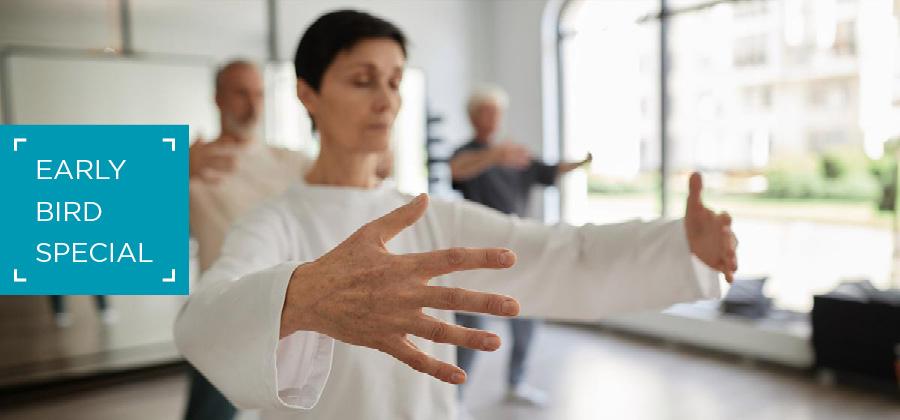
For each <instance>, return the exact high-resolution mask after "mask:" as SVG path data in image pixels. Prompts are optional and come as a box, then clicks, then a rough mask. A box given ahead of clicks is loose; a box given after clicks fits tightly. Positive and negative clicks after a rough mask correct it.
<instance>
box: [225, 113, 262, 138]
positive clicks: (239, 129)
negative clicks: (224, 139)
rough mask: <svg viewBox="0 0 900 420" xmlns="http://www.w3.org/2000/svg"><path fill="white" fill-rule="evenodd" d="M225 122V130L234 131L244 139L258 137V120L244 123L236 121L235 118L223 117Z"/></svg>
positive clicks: (233, 132)
mask: <svg viewBox="0 0 900 420" xmlns="http://www.w3.org/2000/svg"><path fill="white" fill-rule="evenodd" d="M223 120H224V122H225V127H223V128H224V129H225V130H223V131H225V132H228V133H232V134H234V135H236V136H238V137H240V138H241V139H242V140H253V139H255V138H256V134H257V133H256V127H257V125H258V124H257V123H256V121H253V122H251V123H249V124H242V123H240V122H237V121H235V120H234V119H233V118H228V117H225V118H223Z"/></svg>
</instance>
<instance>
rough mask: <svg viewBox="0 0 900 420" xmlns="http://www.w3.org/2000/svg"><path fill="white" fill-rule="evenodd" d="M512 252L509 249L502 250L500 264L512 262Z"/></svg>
mask: <svg viewBox="0 0 900 420" xmlns="http://www.w3.org/2000/svg"><path fill="white" fill-rule="evenodd" d="M513 258H515V257H513V253H512V252H511V251H503V252H501V253H500V264H501V265H505V266H507V267H508V266H510V265H512V263H513Z"/></svg>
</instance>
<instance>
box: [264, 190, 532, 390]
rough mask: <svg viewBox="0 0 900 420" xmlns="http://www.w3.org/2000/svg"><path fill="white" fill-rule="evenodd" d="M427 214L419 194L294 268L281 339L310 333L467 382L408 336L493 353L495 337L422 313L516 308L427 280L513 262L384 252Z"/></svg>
mask: <svg viewBox="0 0 900 420" xmlns="http://www.w3.org/2000/svg"><path fill="white" fill-rule="evenodd" d="M427 207H428V196H427V195H425V194H422V195H420V196H418V197H416V199H414V200H413V201H411V202H410V203H408V204H406V205H404V206H402V207H399V208H397V209H396V210H394V211H392V212H391V213H388V214H387V215H385V216H383V217H381V218H379V219H377V220H375V221H372V222H370V223H368V224H366V225H365V226H363V227H362V228H360V229H359V230H357V231H356V232H355V233H353V234H352V235H351V236H350V237H349V238H347V239H346V240H345V241H344V242H342V243H341V244H340V245H338V246H337V247H336V248H334V249H333V250H331V251H330V252H328V253H327V254H325V255H323V256H322V257H321V258H319V259H317V260H316V261H313V262H311V263H307V264H303V265H301V266H299V267H297V269H296V270H295V271H294V273H293V275H292V276H291V280H290V284H289V285H288V289H287V296H286V297H285V303H284V309H283V311H282V317H281V336H282V337H285V336H287V335H290V334H292V333H293V332H294V331H297V330H306V331H316V332H319V333H322V334H325V335H328V336H330V337H332V338H335V339H338V340H341V341H343V342H345V343H349V344H353V345H357V346H365V347H369V348H373V349H376V350H380V351H382V352H384V353H387V354H389V355H391V356H393V357H395V358H397V359H398V360H400V361H401V362H403V363H406V364H407V365H409V366H410V367H412V368H413V369H415V370H417V371H420V372H422V373H426V374H428V375H431V376H433V377H435V378H437V379H440V380H442V381H444V382H449V383H451V384H460V383H463V382H465V380H466V373H465V372H464V371H463V370H462V369H460V368H458V367H456V366H454V365H452V364H449V363H445V362H442V361H440V360H437V359H435V358H433V357H431V356H429V355H428V354H426V353H424V352H422V351H421V350H419V348H417V347H416V345H415V344H413V342H412V341H410V340H409V338H408V337H407V336H408V334H413V335H416V336H419V337H422V338H424V339H426V340H431V341H434V342H437V343H450V344H454V345H458V346H464V347H468V348H471V349H475V350H485V351H493V350H496V349H497V348H499V347H500V338H499V337H498V336H497V335H495V334H492V333H488V332H485V331H481V330H475V329H469V328H463V327H459V326H456V325H452V324H448V323H446V322H444V321H441V320H439V319H436V318H433V317H431V316H429V315H426V314H425V313H424V312H423V311H422V309H423V308H426V307H429V308H436V309H443V310H450V311H467V312H480V313H486V314H492V315H501V316H514V315H517V314H518V313H519V303H518V302H516V300H515V299H513V298H511V297H508V296H502V295H495V294H489V293H480V292H473V291H469V290H465V289H458V288H447V287H439V286H429V285H428V281H429V279H431V278H433V277H437V276H442V275H445V274H449V273H452V272H454V271H461V270H473V269H479V268H495V269H497V268H508V267H511V266H512V265H513V264H515V261H516V256H515V254H514V253H513V252H512V251H510V250H507V249H500V248H481V249H465V248H454V249H445V250H440V251H431V252H424V253H419V254H405V255H394V254H391V253H390V252H388V251H387V249H386V248H385V243H387V242H388V241H390V240H391V238H393V237H394V236H396V235H397V234H398V233H400V231H402V230H403V229H405V228H407V227H409V226H410V225H412V224H413V223H415V222H416V220H418V219H419V218H420V217H422V215H423V214H424V213H425V209H426V208H427Z"/></svg>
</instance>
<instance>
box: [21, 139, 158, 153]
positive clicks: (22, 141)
mask: <svg viewBox="0 0 900 420" xmlns="http://www.w3.org/2000/svg"><path fill="white" fill-rule="evenodd" d="M26 141H28V139H26V138H21V137H16V138H14V139H13V152H18V151H19V143H25V142H26ZM173 147H174V146H173Z"/></svg>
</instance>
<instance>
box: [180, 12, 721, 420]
mask: <svg viewBox="0 0 900 420" xmlns="http://www.w3.org/2000/svg"><path fill="white" fill-rule="evenodd" d="M405 61H406V49H405V38H404V36H403V34H402V33H401V32H400V30H399V29H397V28H396V27H394V26H393V25H392V24H390V23H388V22H385V21H383V20H381V19H378V18H375V17H373V16H370V15H368V14H365V13H360V12H354V11H339V12H333V13H329V14H326V15H324V16H322V17H320V18H319V19H318V20H317V21H316V22H315V23H313V25H312V26H310V28H309V29H307V31H306V33H305V34H304V35H303V37H302V38H301V40H300V44H299V46H298V48H297V55H296V58H295V67H296V71H297V79H298V81H297V95H298V97H299V98H300V100H301V101H302V102H303V104H304V106H305V107H306V109H307V111H308V112H309V114H310V116H311V118H312V120H313V122H314V125H315V127H316V128H317V130H318V131H319V134H320V142H321V151H320V154H319V157H318V159H317V160H316V162H315V163H314V165H313V167H312V169H311V170H310V171H309V172H308V173H307V175H306V178H305V182H302V183H300V184H299V185H296V186H295V187H292V189H291V190H289V191H288V192H287V193H286V194H285V195H284V196H283V197H282V198H280V199H279V200H276V201H274V202H272V203H271V204H269V205H267V206H266V207H264V208H262V209H260V210H259V211H258V212H256V213H255V214H254V215H253V216H252V217H249V218H247V219H245V220H244V221H243V222H241V223H240V224H239V225H238V226H236V227H235V228H234V230H233V231H232V232H231V233H230V234H229V237H228V238H227V239H226V242H225V245H224V247H223V249H222V253H221V257H220V259H219V260H218V261H217V262H216V263H215V264H214V265H213V266H212V267H211V268H210V270H208V271H207V273H206V274H205V277H204V281H203V284H204V287H203V289H201V290H199V291H197V292H196V293H194V295H193V296H191V299H190V300H189V301H188V303H187V304H186V306H185V308H184V309H183V310H182V313H181V314H180V316H179V319H178V321H177V322H176V326H175V336H176V343H177V345H178V347H179V349H180V350H181V351H182V353H183V354H184V355H185V356H186V357H187V358H188V360H190V361H191V363H193V364H194V365H195V366H196V367H197V368H198V369H199V370H200V371H201V372H203V373H204V374H205V375H206V376H207V377H208V378H209V379H210V381H211V382H212V383H213V384H215V385H216V386H217V387H219V389H220V390H222V391H223V393H224V394H225V395H226V396H228V397H229V399H231V400H232V402H234V403H235V404H236V405H238V406H240V407H245V408H261V409H263V410H264V411H263V417H264V418H266V419H304V418H322V419H358V418H366V419H398V418H403V419H407V418H409V419H450V418H453V416H454V414H455V410H456V406H455V405H456V399H455V392H454V389H453V387H452V385H451V384H459V383H462V382H464V381H465V372H463V371H461V370H460V369H459V368H457V367H456V366H454V365H452V364H450V363H447V362H446V361H453V359H454V354H455V353H454V348H453V346H452V345H462V346H466V347H469V348H473V349H476V350H486V351H492V350H495V349H497V348H498V347H499V345H500V341H499V338H498V337H497V336H496V335H494V334H491V333H488V332H485V331H478V330H468V329H465V328H462V327H457V326H454V325H451V324H450V323H448V321H449V322H452V319H453V318H452V317H453V312H451V311H453V310H463V311H468V312H480V313H488V314H493V315H500V316H513V315H517V314H518V313H519V312H520V304H521V313H522V314H523V315H529V316H540V317H544V318H556V319H584V320H587V319H598V318H601V317H604V316H608V315H610V314H617V313H622V312H626V311H634V310H646V309H659V308H664V307H666V306H668V305H670V304H672V303H675V302H682V301H690V300H695V299H701V298H711V297H717V296H718V294H719V290H718V280H717V275H716V273H715V271H713V270H710V269H709V268H708V267H707V266H711V267H714V268H715V270H718V271H722V272H724V273H725V274H726V277H727V278H728V279H729V280H730V278H731V275H732V273H733V272H734V270H735V269H736V261H735V259H734V245H735V242H734V240H733V235H732V234H731V230H730V227H729V226H730V219H729V218H728V216H727V215H715V214H713V213H712V212H711V211H709V210H707V209H706V208H704V207H703V206H702V204H701V203H700V199H699V193H700V179H699V177H696V176H695V177H693V178H692V185H691V197H690V198H689V200H688V209H687V210H688V211H687V216H686V218H685V220H684V222H682V221H670V222H665V221H658V222H651V223H640V222H630V223H623V224H617V225H608V226H590V225H588V226H584V227H580V228H575V227H571V226H565V225H560V226H555V227H547V226H543V225H541V224H537V223H530V222H527V221H523V220H519V219H516V218H513V217H509V216H505V215H503V214H500V213H498V212H495V211H493V210H490V209H487V208H485V207H481V206H478V205H474V204H470V203H466V202H441V201H435V202H433V203H431V204H430V205H429V203H428V199H427V196H424V195H422V196H419V197H417V198H416V199H414V200H412V201H409V198H408V197H406V196H404V195H402V194H400V193H398V192H397V191H396V190H394V189H393V188H392V187H391V186H390V185H388V184H386V183H382V182H380V180H379V179H378V177H377V175H376V167H377V162H378V156H379V153H381V152H382V151H384V150H386V149H387V147H388V138H389V133H390V129H391V124H392V123H393V120H394V117H395V116H396V113H397V110H398V108H399V105H400V95H399V92H398V87H399V84H400V80H401V78H402V76H403V67H404V64H405ZM385 213H387V214H386V215H385ZM382 215H384V216H382ZM373 219H376V220H374V221H371V220H373ZM370 221H371V222H370ZM486 245H488V246H497V247H505V248H466V247H481V246H486ZM507 248H508V249H507ZM434 250H440V251H434ZM692 255H693V256H696V257H698V258H699V260H702V261H703V263H705V265H704V264H703V263H700V262H698V261H697V260H696V259H695V258H694V257H693V256H692ZM514 264H515V268H510V267H512V266H513V265H514ZM478 268H489V269H494V270H475V269H478ZM450 273H454V274H452V275H446V274H450ZM445 275H446V276H445ZM468 289H481V290H490V291H491V293H482V292H474V291H471V290H468ZM451 344H452V345H451ZM407 365H408V366H407ZM410 367H411V368H412V369H410ZM416 371H419V372H422V373H425V374H421V373H418V372H416ZM429 375H430V376H433V377H434V378H437V379H440V381H438V380H435V379H433V378H431V377H429ZM291 409H293V410H291Z"/></svg>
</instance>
